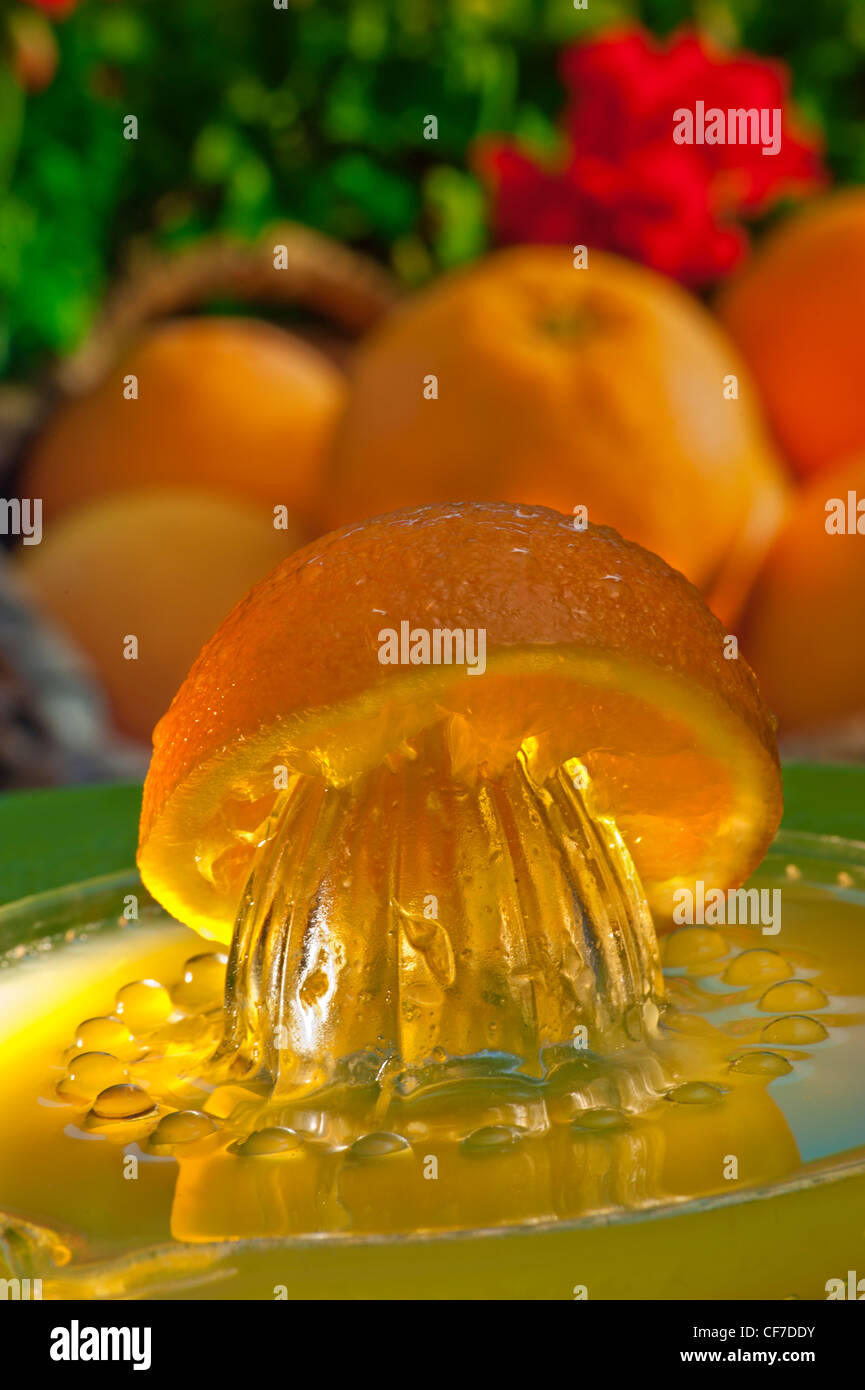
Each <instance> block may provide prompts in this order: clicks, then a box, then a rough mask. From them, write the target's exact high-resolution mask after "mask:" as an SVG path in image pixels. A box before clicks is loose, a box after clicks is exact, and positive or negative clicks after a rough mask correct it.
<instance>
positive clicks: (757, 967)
mask: <svg viewBox="0 0 865 1390" xmlns="http://www.w3.org/2000/svg"><path fill="white" fill-rule="evenodd" d="M789 975H790V963H789V961H786V960H785V959H784V957H783V956H779V954H778V952H777V951H765V950H760V949H759V947H758V948H756V949H755V950H753V951H743V952H742V954H741V955H739V956H736V958H735V960H731V961H730V964H729V965H728V966H727V969H726V970H725V971H724V973H723V975H722V976H721V979H722V980H724V981H725V982H726V983H727V984H728V985H758V984H763V983H766V984H768V983H769V981H771V980H784V979H787V978H788V977H789Z"/></svg>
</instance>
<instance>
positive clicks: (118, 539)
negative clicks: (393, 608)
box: [17, 488, 299, 742]
mask: <svg viewBox="0 0 865 1390" xmlns="http://www.w3.org/2000/svg"><path fill="white" fill-rule="evenodd" d="M298 539H299V538H298V533H297V531H296V530H294V529H292V530H291V531H287V530H276V529H275V528H274V526H273V524H272V522H271V520H270V519H269V518H268V517H267V515H266V514H264V513H263V512H262V511H261V510H260V509H258V508H256V507H254V506H250V505H249V504H247V503H243V502H238V501H236V500H235V501H228V500H226V499H224V498H221V497H215V496H210V495H209V494H207V493H202V492H198V491H195V492H189V491H182V490H174V489H168V488H162V489H157V490H149V491H143V492H125V493H121V494H119V495H117V496H115V497H110V498H105V499H103V500H101V501H98V502H93V503H90V504H88V505H87V506H84V507H81V508H79V509H78V510H76V511H75V512H72V513H70V514H69V515H68V516H65V517H62V518H60V519H59V520H57V521H53V522H51V523H50V524H49V525H48V526H47V528H46V530H45V534H44V538H43V540H42V544H41V545H39V546H32V547H29V546H22V547H21V549H20V550H19V551H18V552H17V555H18V560H19V564H20V568H21V571H22V572H23V574H24V576H25V579H26V581H27V583H28V585H29V588H30V590H31V592H32V593H33V596H34V598H35V599H36V601H37V603H38V604H39V606H40V607H41V608H42V609H43V611H44V612H45V613H47V614H48V615H49V616H50V617H51V618H53V619H54V621H55V622H56V623H57V624H58V625H59V626H60V627H61V628H63V629H64V630H65V631H66V633H67V634H68V635H70V636H71V637H72V638H73V640H74V641H75V642H76V643H77V645H78V646H79V648H80V649H81V650H82V651H83V652H84V653H85V655H86V656H87V657H89V659H90V662H91V664H92V666H93V668H94V670H95V672H96V674H97V675H98V676H99V678H100V680H101V682H102V684H103V686H104V688H105V690H106V692H107V694H108V698H109V702H110V705H111V709H112V712H113V715H114V719H115V721H116V723H117V725H118V727H119V728H120V729H122V730H123V731H124V732H125V733H127V734H131V735H132V736H133V737H136V738H139V739H141V740H142V741H147V742H149V740H150V733H151V730H152V728H153V725H154V723H155V722H156V720H157V719H158V718H159V716H160V715H161V714H163V713H164V711H165V710H166V709H167V708H168V705H169V704H170V702H171V698H172V696H173V695H174V692H175V690H176V689H177V686H178V684H179V683H180V681H181V680H182V679H183V677H184V675H185V674H186V672H187V670H188V669H189V667H190V666H191V664H192V662H193V660H194V658H195V656H196V654H197V653H198V650H199V648H200V647H201V644H202V643H203V642H204V641H205V640H206V639H207V638H208V637H209V636H210V634H211V633H212V632H213V631H214V629H215V628H216V627H217V625H218V624H219V622H220V620H221V619H222V618H223V617H224V616H225V614H226V613H227V612H228V610H229V609H230V608H231V607H232V605H233V604H234V603H235V602H236V601H237V600H238V599H239V598H241V597H242V596H243V594H244V593H245V592H246V590H247V589H248V588H249V586H250V584H252V583H254V582H255V581H256V580H257V579H260V578H261V576H262V575H263V574H266V573H267V571H268V570H269V569H271V568H272V567H273V565H275V564H276V563H277V562H278V561H279V560H282V559H284V558H285V556H287V555H289V554H290V553H291V551H292V550H293V549H294V548H295V547H296V545H297V544H298ZM130 637H134V638H135V639H136V641H137V652H136V654H135V655H134V656H133V655H131V653H132V651H133V650H134V649H133V648H132V646H131V644H130V643H129V641H128V639H129V638H130Z"/></svg>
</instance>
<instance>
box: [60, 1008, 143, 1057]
mask: <svg viewBox="0 0 865 1390" xmlns="http://www.w3.org/2000/svg"><path fill="white" fill-rule="evenodd" d="M75 1049H76V1051H77V1052H111V1053H113V1055H114V1056H115V1057H131V1056H132V1055H133V1054H134V1053H135V1052H136V1050H137V1049H136V1045H135V1039H134V1038H133V1036H132V1034H131V1033H130V1031H129V1029H128V1028H127V1027H126V1024H125V1023H120V1022H119V1020H118V1019H116V1018H86V1019H85V1020H84V1022H83V1023H79V1025H78V1029H77V1032H76V1034H75Z"/></svg>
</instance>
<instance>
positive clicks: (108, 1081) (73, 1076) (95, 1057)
mask: <svg viewBox="0 0 865 1390" xmlns="http://www.w3.org/2000/svg"><path fill="white" fill-rule="evenodd" d="M128 1079H129V1072H128V1071H127V1070H126V1067H124V1065H123V1063H122V1062H121V1061H119V1060H118V1058H117V1057H112V1055H111V1053H110V1052H81V1053H79V1055H78V1056H77V1057H73V1059H72V1061H71V1062H70V1063H69V1067H68V1069H67V1071H66V1075H65V1076H64V1077H63V1080H62V1081H60V1082H59V1083H58V1086H57V1093H58V1095H61V1096H64V1097H66V1098H68V1099H78V1100H87V1101H91V1100H93V1099H94V1098H95V1097H96V1096H98V1095H99V1092H100V1091H105V1090H107V1089H108V1087H109V1086H116V1085H119V1084H120V1083H121V1082H123V1081H127V1080H128Z"/></svg>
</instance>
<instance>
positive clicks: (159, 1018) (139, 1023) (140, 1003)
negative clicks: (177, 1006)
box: [115, 980, 173, 1032]
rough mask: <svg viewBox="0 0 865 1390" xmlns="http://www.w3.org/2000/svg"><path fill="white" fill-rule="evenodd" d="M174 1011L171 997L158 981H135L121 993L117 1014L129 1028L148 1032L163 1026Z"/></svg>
mask: <svg viewBox="0 0 865 1390" xmlns="http://www.w3.org/2000/svg"><path fill="white" fill-rule="evenodd" d="M172 1009H173V1006H172V1003H171V996H170V995H169V993H168V990H167V989H165V987H164V986H163V985H161V984H160V983H159V981H158V980H133V981H132V982H131V983H130V984H128V985H124V986H123V988H122V989H121V990H120V991H119V993H118V995H117V1002H116V1006H115V1013H116V1014H117V1017H118V1018H120V1019H122V1020H123V1022H124V1023H125V1024H126V1025H127V1027H128V1028H130V1029H132V1030H133V1031H135V1032H146V1031H147V1030H148V1029H150V1028H158V1027H159V1026H160V1025H161V1024H163V1023H164V1022H165V1020H166V1019H167V1018H168V1017H169V1016H170V1014H171V1013H172Z"/></svg>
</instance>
